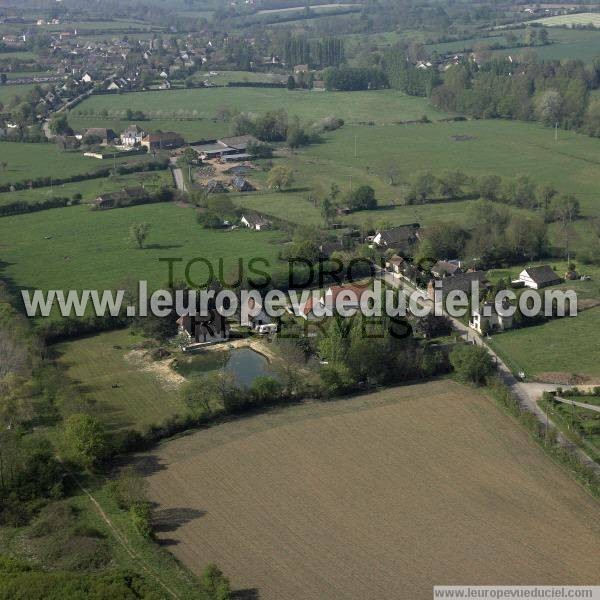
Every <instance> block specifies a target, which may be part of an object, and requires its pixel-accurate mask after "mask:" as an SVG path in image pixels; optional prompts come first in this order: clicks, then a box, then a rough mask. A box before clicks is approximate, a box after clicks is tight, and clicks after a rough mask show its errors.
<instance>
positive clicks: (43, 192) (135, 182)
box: [0, 170, 173, 206]
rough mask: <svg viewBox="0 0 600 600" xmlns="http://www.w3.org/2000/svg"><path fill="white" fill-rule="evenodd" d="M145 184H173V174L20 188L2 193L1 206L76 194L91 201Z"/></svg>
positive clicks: (153, 173) (143, 174)
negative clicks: (30, 188)
mask: <svg viewBox="0 0 600 600" xmlns="http://www.w3.org/2000/svg"><path fill="white" fill-rule="evenodd" d="M139 185H143V186H144V187H145V188H146V189H147V190H149V191H152V190H157V189H159V188H160V187H161V186H164V185H166V186H172V185H173V175H172V174H171V171H170V170H165V171H151V172H140V173H131V174H128V175H116V176H114V177H112V176H111V177H100V178H97V179H87V180H86V181H78V182H77V183H63V184H62V185H53V186H52V187H43V188H33V189H32V190H18V191H14V192H4V193H2V194H0V206H2V205H3V204H9V203H10V202H17V201H19V202H21V201H25V202H37V201H40V200H47V199H49V198H54V197H57V196H60V197H65V198H72V197H73V196H74V195H75V194H81V195H82V199H81V201H82V202H84V203H85V202H90V201H92V200H94V199H95V198H97V197H98V196H99V195H100V194H102V193H106V192H114V191H117V190H120V189H121V188H122V187H134V186H139Z"/></svg>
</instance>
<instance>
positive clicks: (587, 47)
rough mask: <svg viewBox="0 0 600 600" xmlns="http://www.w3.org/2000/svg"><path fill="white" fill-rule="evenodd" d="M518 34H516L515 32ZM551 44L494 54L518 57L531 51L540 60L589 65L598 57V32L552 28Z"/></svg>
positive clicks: (599, 34)
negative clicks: (574, 61) (578, 62)
mask: <svg viewBox="0 0 600 600" xmlns="http://www.w3.org/2000/svg"><path fill="white" fill-rule="evenodd" d="M517 34H518V32H517ZM549 34H550V40H551V41H552V43H551V44H548V45H547V46H535V47H534V48H509V49H507V50H494V53H498V54H504V55H509V54H510V55H511V56H513V57H514V56H519V54H522V53H523V52H526V51H527V52H529V51H533V52H535V53H536V54H537V56H538V58H539V59H540V60H569V59H570V60H582V61H584V62H586V63H590V62H592V61H593V60H595V59H596V58H598V57H599V56H600V31H589V30H586V29H563V28H553V29H551V30H550V32H549Z"/></svg>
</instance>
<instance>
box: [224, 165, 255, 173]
mask: <svg viewBox="0 0 600 600" xmlns="http://www.w3.org/2000/svg"><path fill="white" fill-rule="evenodd" d="M251 171H252V169H251V168H250V167H245V166H244V165H236V166H235V167H231V169H228V170H227V173H229V174H231V175H247V174H248V173H250V172H251Z"/></svg>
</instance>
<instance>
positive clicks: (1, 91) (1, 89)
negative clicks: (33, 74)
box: [0, 84, 33, 107]
mask: <svg viewBox="0 0 600 600" xmlns="http://www.w3.org/2000/svg"><path fill="white" fill-rule="evenodd" d="M32 89H33V85H29V84H25V85H0V103H2V104H4V106H6V107H8V106H10V105H12V104H13V103H14V101H15V99H17V98H18V97H21V98H22V97H24V96H25V94H27V92H30V91H31V90H32Z"/></svg>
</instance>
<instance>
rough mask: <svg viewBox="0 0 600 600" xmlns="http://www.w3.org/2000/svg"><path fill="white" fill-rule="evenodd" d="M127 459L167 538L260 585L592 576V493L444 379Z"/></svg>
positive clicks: (408, 585) (329, 590)
mask: <svg viewBox="0 0 600 600" xmlns="http://www.w3.org/2000/svg"><path fill="white" fill-rule="evenodd" d="M139 464H140V466H141V467H142V468H144V469H145V470H146V472H147V473H148V481H149V484H150V495H151V498H152V499H153V500H154V501H156V502H157V503H158V507H157V518H158V537H159V538H160V539H162V540H163V541H164V543H165V544H166V545H168V548H169V550H171V551H172V552H173V553H174V554H175V555H176V556H177V558H179V559H180V560H182V561H183V562H184V563H185V564H186V565H187V566H188V567H190V568H191V569H192V570H193V571H195V572H197V573H198V572H200V571H201V570H202V568H203V567H204V566H205V565H206V564H207V563H208V562H211V561H214V562H216V563H217V564H219V566H220V567H221V568H222V569H223V570H224V571H225V573H226V574H227V575H228V576H229V577H230V578H231V580H232V584H233V586H234V588H235V589H244V590H255V591H256V592H257V593H258V597H259V598H261V599H262V600H272V599H276V600H300V599H302V600H304V599H307V600H308V599H310V600H317V599H319V600H321V599H326V600H330V599H331V600H333V599H335V600H345V599H352V600H355V599H356V600H371V599H372V600H383V599H391V598H400V599H406V600H418V599H420V598H427V599H429V598H431V597H432V592H431V589H432V586H433V585H434V584H468V583H471V584H591V583H596V584H598V583H599V579H600V577H599V573H600V553H599V552H598V548H599V542H600V518H599V510H598V508H599V504H598V502H597V501H595V500H594V499H593V498H591V497H590V496H589V495H588V494H587V493H586V492H585V491H583V490H582V489H581V488H580V487H579V486H578V485H577V484H576V483H575V482H574V481H573V480H572V479H571V478H570V477H569V475H568V474H566V473H564V472H563V471H561V470H560V469H559V468H558V467H557V466H556V465H554V464H553V463H552V462H551V461H550V460H549V459H548V458H547V457H546V456H545V455H544V454H543V453H542V451H541V450H540V449H539V448H538V447H536V446H535V445H534V444H533V442H531V441H530V440H529V439H528V438H527V437H526V435H525V434H524V433H523V431H522V430H520V429H519V427H518V425H517V424H516V423H514V422H513V421H511V420H510V419H509V418H508V417H506V416H505V415H503V414H502V413H501V412H500V411H499V410H498V409H497V408H496V407H495V406H494V405H493V403H492V402H491V401H490V400H488V399H486V398H485V397H482V396H481V395H479V394H478V393H476V392H475V391H473V390H470V389H468V388H466V387H462V386H459V385H458V384H455V383H452V382H447V381H444V382H435V383H429V384H423V385H414V386H408V387H403V388H396V389H395V390H389V391H384V392H381V393H377V394H372V395H369V396H364V397H360V398H355V399H349V400H341V401H337V402H332V403H329V404H317V403H315V404H307V405H303V406H298V407H292V408H286V409H281V410H277V411H274V412H272V413H269V414H266V415H261V416H256V417H251V418H247V419H243V420H239V421H237V422H232V423H228V424H224V425H221V426H218V427H214V428H212V429H210V430H206V431H201V432H197V433H194V434H192V435H189V436H187V437H183V438H181V439H178V440H175V441H172V442H169V443H166V444H165V445H163V446H162V447H160V448H159V449H158V450H157V451H156V452H153V453H150V454H145V455H142V456H140V457H139ZM248 597H256V595H254V596H252V595H249V596H248Z"/></svg>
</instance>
